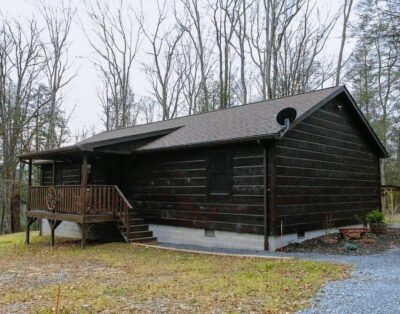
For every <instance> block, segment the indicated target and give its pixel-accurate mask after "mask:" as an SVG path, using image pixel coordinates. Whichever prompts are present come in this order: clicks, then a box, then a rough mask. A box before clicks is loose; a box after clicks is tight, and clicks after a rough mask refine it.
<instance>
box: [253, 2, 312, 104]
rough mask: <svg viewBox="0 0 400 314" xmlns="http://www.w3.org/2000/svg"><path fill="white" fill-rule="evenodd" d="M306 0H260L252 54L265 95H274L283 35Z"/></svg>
mask: <svg viewBox="0 0 400 314" xmlns="http://www.w3.org/2000/svg"><path fill="white" fill-rule="evenodd" d="M305 2H306V0H290V1H283V0H256V1H255V6H254V7H253V8H252V13H251V20H252V22H251V24H250V31H249V35H248V39H249V47H250V55H251V58H252V60H253V62H254V64H255V66H256V68H257V70H258V72H259V76H260V89H261V94H262V99H269V98H274V97H275V96H276V87H277V80H278V55H279V51H280V49H281V45H282V40H283V37H284V35H285V33H286V31H287V29H288V28H289V26H290V25H291V23H292V22H293V19H294V18H295V17H296V15H297V14H298V13H299V12H300V9H301V8H302V7H303V5H304V3H305Z"/></svg>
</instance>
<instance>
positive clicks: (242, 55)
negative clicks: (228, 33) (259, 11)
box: [227, 0, 254, 104]
mask: <svg viewBox="0 0 400 314" xmlns="http://www.w3.org/2000/svg"><path fill="white" fill-rule="evenodd" d="M253 1H254V0H250V1H249V2H247V1H246V0H240V1H238V3H237V5H236V10H237V12H236V18H237V22H236V23H234V20H235V15H233V16H231V14H229V12H227V15H228V17H229V19H230V20H231V24H235V25H236V27H234V31H235V35H236V37H237V44H235V43H233V42H231V44H232V46H233V48H234V49H235V51H236V54H237V55H238V57H239V60H240V83H241V94H242V103H243V104H245V103H247V94H248V92H247V77H246V56H247V51H246V45H247V37H248V34H247V23H248V21H247V15H248V11H249V8H251V6H252V5H253Z"/></svg>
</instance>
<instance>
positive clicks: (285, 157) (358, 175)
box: [273, 99, 380, 233]
mask: <svg viewBox="0 0 400 314" xmlns="http://www.w3.org/2000/svg"><path fill="white" fill-rule="evenodd" d="M340 101H341V100H340V99H336V100H333V101H331V102H330V103H328V104H327V105H325V106H324V107H323V108H321V109H320V110H318V111H317V112H315V113H314V114H312V115H311V116H310V117H308V118H307V119H305V120H304V121H303V122H302V123H300V124H298V125H297V126H296V127H295V128H294V129H293V130H291V131H289V132H288V133H287V134H286V136H285V138H283V139H282V140H280V141H278V142H277V143H276V146H275V147H274V155H275V156H274V157H275V158H276V169H275V170H276V199H275V202H276V217H273V218H275V219H274V222H275V224H276V226H279V225H280V223H281V221H282V222H283V226H284V232H285V233H292V232H299V231H308V230H313V229H323V228H324V227H325V225H326V224H325V223H324V222H326V221H327V218H328V217H330V216H331V217H332V218H333V220H334V225H335V226H336V227H339V226H343V225H348V224H355V223H360V221H359V219H358V218H357V217H360V218H363V217H364V216H365V214H366V213H367V212H368V211H370V210H372V209H376V208H378V207H379V202H380V194H379V185H380V180H379V158H378V157H377V155H376V153H375V149H374V147H372V146H371V144H370V142H369V141H368V140H367V135H366V134H364V133H363V131H362V129H361V126H360V124H361V123H360V122H359V121H358V119H355V118H354V115H353V114H352V113H351V112H350V111H349V109H347V108H346V106H343V109H342V111H339V110H338V109H337V105H338V104H339V103H340ZM342 105H344V104H342ZM278 228H279V227H278ZM277 230H278V229H277Z"/></svg>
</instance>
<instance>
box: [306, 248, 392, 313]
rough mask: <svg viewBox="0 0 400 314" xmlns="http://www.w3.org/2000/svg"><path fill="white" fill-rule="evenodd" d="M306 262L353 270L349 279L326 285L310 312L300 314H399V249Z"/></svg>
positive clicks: (315, 299) (312, 303)
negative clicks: (323, 262)
mask: <svg viewBox="0 0 400 314" xmlns="http://www.w3.org/2000/svg"><path fill="white" fill-rule="evenodd" d="M306 258H307V257H306ZM309 258H311V259H313V260H329V261H335V262H344V263H349V264H352V265H353V267H354V268H353V272H352V276H351V278H349V279H347V280H344V281H338V282H331V283H329V284H327V285H326V286H325V287H324V288H323V289H322V290H321V291H320V292H318V294H317V295H316V297H315V298H314V299H313V300H312V301H311V308H310V309H307V310H305V311H302V312H300V313H303V314H305V313H307V314H309V313H313V314H314V313H340V314H342V313H385V314H386V313H400V249H395V250H391V251H388V252H386V253H381V254H377V255H363V256H324V257H321V256H315V257H312V256H309Z"/></svg>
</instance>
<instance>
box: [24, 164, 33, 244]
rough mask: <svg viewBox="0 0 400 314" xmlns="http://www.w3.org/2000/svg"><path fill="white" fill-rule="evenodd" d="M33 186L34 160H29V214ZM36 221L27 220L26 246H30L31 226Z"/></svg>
mask: <svg viewBox="0 0 400 314" xmlns="http://www.w3.org/2000/svg"><path fill="white" fill-rule="evenodd" d="M31 186H32V158H29V162H28V206H27V208H26V210H27V211H28V212H29V211H30V210H31ZM34 221H35V219H32V218H31V217H29V218H28V220H27V223H26V237H25V243H26V244H29V239H30V231H31V225H32V223H33V222H34Z"/></svg>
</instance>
